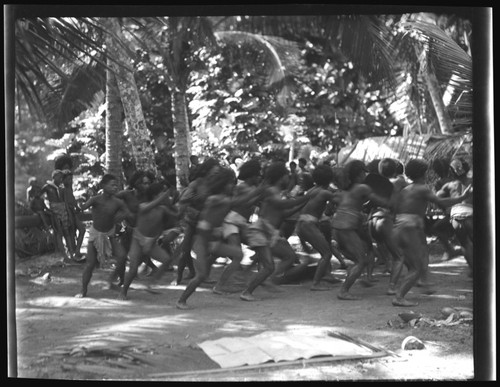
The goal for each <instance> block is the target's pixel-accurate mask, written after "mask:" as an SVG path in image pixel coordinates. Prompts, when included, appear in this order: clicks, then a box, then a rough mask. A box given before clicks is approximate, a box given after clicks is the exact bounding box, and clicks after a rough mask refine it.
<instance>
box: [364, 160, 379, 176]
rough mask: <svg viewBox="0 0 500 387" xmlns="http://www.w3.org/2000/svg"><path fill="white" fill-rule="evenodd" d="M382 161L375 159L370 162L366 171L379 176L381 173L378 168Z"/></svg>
mask: <svg viewBox="0 0 500 387" xmlns="http://www.w3.org/2000/svg"><path fill="white" fill-rule="evenodd" d="M380 161H381V160H380V159H374V160H372V161H370V162H369V163H368V164H366V169H367V170H368V172H369V173H375V174H378V173H380V172H379V170H378V166H379V164H380Z"/></svg>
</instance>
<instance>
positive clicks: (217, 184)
mask: <svg viewBox="0 0 500 387" xmlns="http://www.w3.org/2000/svg"><path fill="white" fill-rule="evenodd" d="M231 182H233V183H236V174H235V173H234V171H233V170H232V169H231V168H224V167H221V168H219V170H218V171H217V172H216V173H215V174H214V175H213V176H212V177H211V178H210V180H209V181H208V182H207V187H208V192H210V195H217V194H220V193H222V192H223V191H224V188H225V187H226V185H227V184H228V183H231Z"/></svg>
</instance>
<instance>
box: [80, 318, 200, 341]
mask: <svg viewBox="0 0 500 387" xmlns="http://www.w3.org/2000/svg"><path fill="white" fill-rule="evenodd" d="M193 322H195V320H193V319H190V318H187V317H186V315H185V314H180V315H174V316H172V315H164V314H163V315H161V316H155V317H149V318H140V319H136V320H133V319H130V320H127V321H125V322H122V323H119V324H109V325H103V326H101V327H99V328H93V329H91V330H87V331H86V332H83V334H82V335H80V336H77V337H75V338H74V339H73V341H74V342H75V343H88V342H89V341H92V342H94V341H95V340H108V339H111V340H121V341H125V342H128V340H130V339H134V338H144V335H145V334H146V333H148V332H152V333H156V334H158V335H164V334H166V333H167V332H168V327H169V326H172V325H181V326H186V325H187V324H191V323H193ZM118 338H120V339H118Z"/></svg>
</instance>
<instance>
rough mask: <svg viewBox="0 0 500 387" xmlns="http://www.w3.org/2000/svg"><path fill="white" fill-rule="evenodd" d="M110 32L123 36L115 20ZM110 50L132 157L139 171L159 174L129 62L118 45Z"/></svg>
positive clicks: (111, 24)
mask: <svg viewBox="0 0 500 387" xmlns="http://www.w3.org/2000/svg"><path fill="white" fill-rule="evenodd" d="M109 26H110V30H111V31H113V32H114V33H115V34H116V35H117V36H120V35H121V31H120V26H119V25H118V22H117V20H116V19H115V18H110V19H109ZM109 50H110V52H111V54H112V55H113V58H115V59H116V60H117V62H118V63H120V64H117V63H116V62H114V61H112V62H111V68H112V69H113V71H114V72H115V75H116V81H117V84H118V90H119V91H120V97H121V100H122V104H123V110H124V111H125V120H126V122H127V128H128V133H129V137H130V142H131V145H132V157H133V158H134V160H135V166H136V167H137V169H141V170H150V171H153V172H155V173H156V172H157V167H156V163H155V158H154V153H153V149H152V142H151V137H150V133H149V130H148V128H147V126H146V121H145V119H144V114H143V112H142V105H141V101H140V99H139V92H138V91H137V85H136V83H135V79H134V74H133V71H132V68H131V67H130V65H129V60H128V58H127V57H126V55H125V53H124V52H123V50H122V48H121V47H120V46H119V45H118V44H116V43H115V44H113V43H112V42H109Z"/></svg>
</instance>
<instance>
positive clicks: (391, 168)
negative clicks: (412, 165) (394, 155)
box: [378, 157, 397, 178]
mask: <svg viewBox="0 0 500 387" xmlns="http://www.w3.org/2000/svg"><path fill="white" fill-rule="evenodd" d="M396 167H397V163H396V160H394V159H390V158H388V157H386V158H385V159H382V160H380V162H379V163H378V173H379V174H381V175H382V176H384V177H388V178H389V177H393V176H394V175H395V174H396Z"/></svg>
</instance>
